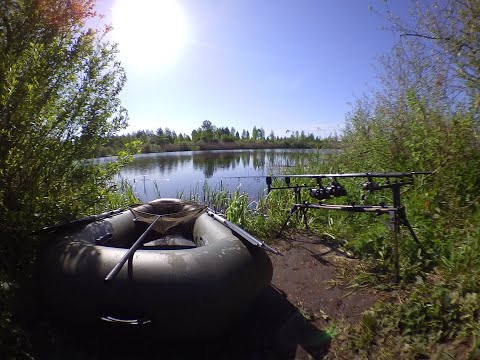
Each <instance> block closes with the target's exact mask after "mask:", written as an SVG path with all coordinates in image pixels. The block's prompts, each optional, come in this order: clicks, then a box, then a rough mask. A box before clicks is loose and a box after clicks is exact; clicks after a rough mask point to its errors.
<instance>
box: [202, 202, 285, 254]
mask: <svg viewBox="0 0 480 360" xmlns="http://www.w3.org/2000/svg"><path fill="white" fill-rule="evenodd" d="M207 214H208V215H209V216H211V217H212V218H214V219H215V220H217V221H218V222H220V223H221V224H223V225H224V226H225V227H227V228H229V229H230V230H231V231H232V232H233V233H234V234H235V235H237V236H238V237H240V238H242V239H244V240H246V241H248V242H249V243H251V244H253V245H255V246H258V247H260V248H263V249H265V250H268V251H270V252H272V253H274V254H276V255H282V254H281V253H280V252H279V251H277V250H275V249H273V248H272V247H270V246H268V245H267V244H265V243H264V242H263V241H260V240H258V239H257V238H256V237H255V236H253V235H252V234H250V233H249V232H247V231H245V230H243V229H242V228H241V227H239V226H238V225H235V224H234V223H231V222H230V221H228V220H227V219H225V218H223V217H221V216H219V215H218V214H215V213H214V212H213V211H211V210H208V211H207Z"/></svg>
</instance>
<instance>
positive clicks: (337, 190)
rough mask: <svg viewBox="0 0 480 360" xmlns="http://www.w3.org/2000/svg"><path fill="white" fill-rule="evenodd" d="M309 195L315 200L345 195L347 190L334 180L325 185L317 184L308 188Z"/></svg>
mask: <svg viewBox="0 0 480 360" xmlns="http://www.w3.org/2000/svg"><path fill="white" fill-rule="evenodd" d="M310 196H311V197H312V198H314V199H317V200H327V199H331V198H334V197H340V196H347V190H346V189H345V188H344V187H343V186H342V185H340V184H339V183H338V182H336V181H334V182H332V183H330V184H328V185H327V186H323V185H322V184H318V187H316V188H312V189H310Z"/></svg>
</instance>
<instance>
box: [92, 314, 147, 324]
mask: <svg viewBox="0 0 480 360" xmlns="http://www.w3.org/2000/svg"><path fill="white" fill-rule="evenodd" d="M100 319H101V320H103V321H106V322H111V323H115V324H123V325H147V324H150V323H151V322H152V320H150V319H148V318H140V319H119V318H116V317H113V316H100Z"/></svg>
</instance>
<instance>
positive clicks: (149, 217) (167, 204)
mask: <svg viewBox="0 0 480 360" xmlns="http://www.w3.org/2000/svg"><path fill="white" fill-rule="evenodd" d="M211 215H212V214H209V211H208V209H206V208H205V207H204V206H201V205H198V204H194V203H191V202H185V201H182V200H178V199H159V200H155V201H152V202H149V203H147V204H144V205H140V206H137V207H133V208H130V209H127V210H124V211H117V212H112V213H109V214H107V215H105V216H97V217H93V218H92V217H90V218H87V219H90V221H87V223H86V224H85V222H84V223H81V224H79V223H75V224H73V225H72V226H61V227H54V229H52V231H48V232H46V236H47V237H48V238H47V239H45V241H44V243H45V247H44V248H43V249H42V251H41V257H40V269H39V272H40V277H41V291H42V297H43V299H44V301H45V304H46V305H47V306H48V308H49V309H50V311H51V312H52V314H54V315H57V316H58V317H60V318H63V319H66V320H68V321H69V322H75V323H79V324H80V323H82V324H92V323H94V322H98V321H99V319H101V320H104V321H108V322H113V323H115V324H118V326H127V325H124V324H128V325H132V324H135V325H142V324H143V325H146V324H148V326H154V327H155V328H156V329H157V331H160V332H161V333H164V334H168V335H171V336H176V335H180V334H181V335H182V336H184V335H192V336H197V337H202V334H205V335H206V334H208V336H210V335H211V334H212V333H218V332H219V331H221V330H222V329H225V327H227V326H228V325H229V324H231V323H232V321H234V320H235V319H238V318H239V317H241V316H242V314H244V313H245V312H246V311H247V310H248V308H249V306H250V305H251V304H252V303H253V302H254V300H255V298H256V297H257V296H258V295H259V293H260V292H261V291H262V290H263V289H264V288H265V287H267V286H268V285H269V283H270V281H271V278H272V263H271V261H270V259H269V257H268V255H267V254H266V252H265V250H264V249H262V248H261V247H259V246H254V245H252V244H251V243H250V242H248V241H245V239H244V238H242V236H239V235H238V234H237V233H236V232H235V231H233V232H232V230H231V229H230V228H228V226H225V225H226V224H223V223H222V222H221V221H217V220H218V219H215V218H214V217H213V216H211ZM139 240H140V241H139ZM135 244H139V245H138V246H137V247H138V249H134V251H133V252H131V254H129V253H128V252H129V251H131V250H132V247H133V246H134V245H135ZM122 259H125V260H126V261H124V264H123V263H122ZM114 269H116V270H114ZM112 271H113V273H114V274H113V273H112ZM112 274H113V275H112ZM115 326H116V325H115Z"/></svg>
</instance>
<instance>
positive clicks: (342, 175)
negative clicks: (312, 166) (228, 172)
mask: <svg viewBox="0 0 480 360" xmlns="http://www.w3.org/2000/svg"><path fill="white" fill-rule="evenodd" d="M430 174H432V172H430V171H412V172H390V173H387V172H361V173H331V174H270V175H250V176H222V177H221V178H222V179H256V178H311V179H317V178H355V177H356V178H360V177H367V178H368V177H371V178H404V177H410V176H413V175H430Z"/></svg>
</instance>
